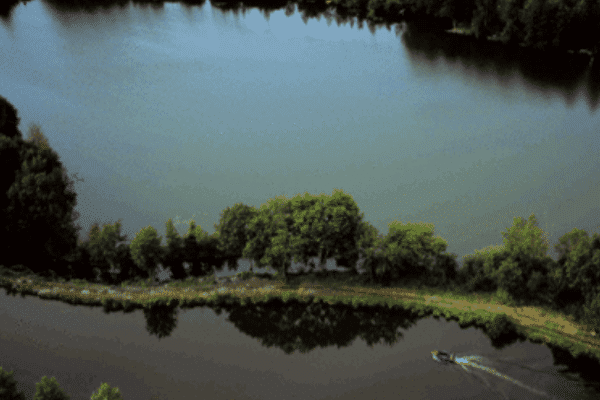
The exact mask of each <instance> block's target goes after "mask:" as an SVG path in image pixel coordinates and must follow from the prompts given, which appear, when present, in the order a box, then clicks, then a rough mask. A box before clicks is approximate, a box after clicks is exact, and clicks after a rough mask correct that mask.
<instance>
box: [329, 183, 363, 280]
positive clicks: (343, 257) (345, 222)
mask: <svg viewBox="0 0 600 400" xmlns="http://www.w3.org/2000/svg"><path fill="white" fill-rule="evenodd" d="M325 212H326V219H325V224H324V232H322V233H321V236H320V239H321V246H320V249H321V259H322V260H326V259H328V258H330V257H333V258H335V260H336V262H337V264H338V266H343V267H346V268H351V269H354V270H355V269H356V263H357V261H358V259H359V250H358V249H359V244H358V242H359V240H360V236H361V227H362V225H361V223H362V219H363V217H364V214H363V213H361V212H360V209H359V208H358V205H357V204H356V202H355V201H354V199H353V198H352V196H350V195H349V194H346V193H344V192H342V191H335V190H334V192H333V193H332V195H331V196H330V197H327V198H326V201H325Z"/></svg>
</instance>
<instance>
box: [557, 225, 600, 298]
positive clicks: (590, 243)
mask: <svg viewBox="0 0 600 400" xmlns="http://www.w3.org/2000/svg"><path fill="white" fill-rule="evenodd" d="M554 247H555V249H556V251H557V252H558V254H559V258H558V262H557V263H555V264H553V267H554V268H553V270H552V271H551V277H552V279H553V282H554V283H555V288H556V292H557V302H558V303H559V306H562V307H564V306H566V305H568V303H571V304H573V305H577V304H578V305H581V304H582V302H583V301H584V300H588V302H589V301H591V300H592V299H594V298H595V297H596V295H597V294H598V293H600V235H598V234H597V233H595V234H594V235H593V236H592V237H590V236H589V234H588V233H587V232H586V231H584V230H581V229H577V228H574V229H573V230H572V231H571V232H568V233H566V234H564V235H563V236H561V237H560V239H559V243H558V244H557V245H555V246H554Z"/></svg>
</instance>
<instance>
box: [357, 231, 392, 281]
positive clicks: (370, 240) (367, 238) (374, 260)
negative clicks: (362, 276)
mask: <svg viewBox="0 0 600 400" xmlns="http://www.w3.org/2000/svg"><path fill="white" fill-rule="evenodd" d="M359 248H360V249H361V253H362V254H361V255H362V257H363V259H364V261H363V268H365V269H366V270H367V271H368V274H369V277H370V280H371V284H374V283H375V280H376V279H377V269H378V266H379V264H381V263H384V262H386V261H385V258H384V257H383V250H384V236H383V235H382V234H380V233H379V232H378V230H377V228H375V227H374V226H373V225H372V224H371V223H369V222H366V221H365V222H364V223H363V228H362V235H361V238H360V240H359Z"/></svg>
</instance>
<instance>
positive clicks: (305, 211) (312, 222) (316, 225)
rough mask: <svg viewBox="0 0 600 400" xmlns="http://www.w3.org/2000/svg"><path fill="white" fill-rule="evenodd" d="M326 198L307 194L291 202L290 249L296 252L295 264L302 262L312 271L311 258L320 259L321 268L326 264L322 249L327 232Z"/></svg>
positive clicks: (313, 265)
mask: <svg viewBox="0 0 600 400" xmlns="http://www.w3.org/2000/svg"><path fill="white" fill-rule="evenodd" d="M325 198H326V196H325V195H320V196H312V195H310V194H308V193H305V194H304V195H297V196H295V197H293V198H292V199H291V200H290V209H291V212H292V218H293V226H292V229H293V232H292V236H291V237H290V247H291V248H293V250H294V251H293V254H294V256H293V257H294V262H301V263H303V264H304V266H305V267H307V266H309V265H310V269H311V270H314V268H315V264H314V262H312V261H310V259H311V258H314V257H319V259H320V261H319V264H320V265H321V267H323V265H324V264H325V262H326V259H325V257H326V254H325V253H324V250H323V249H322V241H323V239H324V233H325V232H326V221H325Z"/></svg>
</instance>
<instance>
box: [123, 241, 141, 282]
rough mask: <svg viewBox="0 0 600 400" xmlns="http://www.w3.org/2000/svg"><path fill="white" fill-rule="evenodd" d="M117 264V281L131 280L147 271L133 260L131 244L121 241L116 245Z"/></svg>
mask: <svg viewBox="0 0 600 400" xmlns="http://www.w3.org/2000/svg"><path fill="white" fill-rule="evenodd" d="M117 264H118V265H119V273H118V275H117V279H116V281H117V282H125V281H132V280H136V279H139V278H143V277H144V275H147V273H146V272H145V271H144V270H142V269H141V268H140V267H139V266H138V264H137V263H136V262H135V261H134V260H133V256H132V255H131V246H130V245H128V244H125V243H121V244H120V245H119V246H118V247H117Z"/></svg>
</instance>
